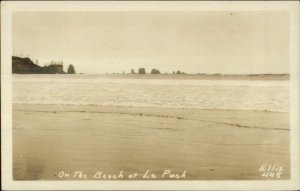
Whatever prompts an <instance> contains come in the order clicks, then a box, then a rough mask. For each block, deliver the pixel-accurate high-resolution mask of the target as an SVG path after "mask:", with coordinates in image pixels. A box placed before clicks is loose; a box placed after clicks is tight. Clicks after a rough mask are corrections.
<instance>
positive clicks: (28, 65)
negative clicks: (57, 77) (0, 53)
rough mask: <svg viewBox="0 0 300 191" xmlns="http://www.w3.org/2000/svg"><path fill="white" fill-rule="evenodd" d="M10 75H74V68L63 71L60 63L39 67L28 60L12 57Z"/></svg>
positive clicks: (70, 67)
mask: <svg viewBox="0 0 300 191" xmlns="http://www.w3.org/2000/svg"><path fill="white" fill-rule="evenodd" d="M12 73H13V74H75V73H76V72H75V68H74V66H73V65H72V64H70V65H69V68H68V71H67V72H65V71H64V70H63V64H62V63H61V62H59V63H55V62H51V63H50V64H49V65H47V66H43V67H41V66H39V65H37V64H34V63H33V62H32V60H31V59H30V58H21V57H18V56H13V57H12Z"/></svg>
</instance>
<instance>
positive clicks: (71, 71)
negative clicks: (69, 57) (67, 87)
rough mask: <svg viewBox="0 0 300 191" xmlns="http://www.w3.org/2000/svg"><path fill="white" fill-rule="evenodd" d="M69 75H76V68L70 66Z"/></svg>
mask: <svg viewBox="0 0 300 191" xmlns="http://www.w3.org/2000/svg"><path fill="white" fill-rule="evenodd" d="M68 74H75V69H74V66H73V65H72V64H70V65H69V68H68Z"/></svg>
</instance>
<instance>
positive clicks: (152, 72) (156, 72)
mask: <svg viewBox="0 0 300 191" xmlns="http://www.w3.org/2000/svg"><path fill="white" fill-rule="evenodd" d="M151 74H160V71H159V70H157V69H152V70H151Z"/></svg>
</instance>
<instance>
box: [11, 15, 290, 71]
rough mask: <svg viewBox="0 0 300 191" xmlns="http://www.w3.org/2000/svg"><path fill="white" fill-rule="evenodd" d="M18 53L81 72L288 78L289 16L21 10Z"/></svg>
mask: <svg viewBox="0 0 300 191" xmlns="http://www.w3.org/2000/svg"><path fill="white" fill-rule="evenodd" d="M12 36H13V52H14V53H15V54H18V55H20V54H21V53H22V55H23V56H24V55H29V56H30V58H32V59H33V60H35V59H38V60H39V64H40V65H43V64H44V63H46V62H50V61H51V60H54V61H55V60H57V61H58V60H62V61H64V69H65V70H67V66H68V65H69V64H73V65H74V66H75V69H76V70H77V72H83V73H112V72H123V71H125V72H129V71H130V69H131V68H134V69H135V70H136V71H137V69H138V68H139V67H144V68H146V70H147V72H149V71H150V70H151V69H152V68H156V69H159V70H160V71H161V72H172V71H175V70H181V71H184V72H187V73H242V74H244V73H288V72H289V50H288V49H289V18H288V12H275V11H271V12H256V11H249V12H221V11H218V12H213V11H210V12H205V11H197V12H183V11H180V12H179V11H169V12H168V11H165V12H162V11H160V12H153V11H152V12H145V11H143V12H133V11H131V12H108V11H106V12H22V13H21V12H18V13H14V14H13V33H12Z"/></svg>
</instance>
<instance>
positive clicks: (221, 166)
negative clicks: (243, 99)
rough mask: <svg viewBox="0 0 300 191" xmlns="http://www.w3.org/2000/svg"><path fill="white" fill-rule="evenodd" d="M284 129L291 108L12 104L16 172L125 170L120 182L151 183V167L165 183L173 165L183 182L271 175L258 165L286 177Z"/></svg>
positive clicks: (46, 174)
mask: <svg viewBox="0 0 300 191" xmlns="http://www.w3.org/2000/svg"><path fill="white" fill-rule="evenodd" d="M289 133H290V131H289V113H280V112H266V111H229V110H198V109H167V108H165V109H162V108H134V107H110V106H71V105H29V104H28V105H25V104H24V105H23V104H14V105H13V174H14V175H13V176H14V179H15V180H57V179H61V180H66V179H78V177H77V178H73V177H70V178H68V177H64V178H59V176H60V175H61V174H59V173H62V171H64V174H68V173H69V174H70V175H74V174H72V173H73V171H83V172H84V173H85V174H86V175H87V176H86V178H87V179H89V180H96V179H95V178H93V176H94V175H95V173H96V172H97V171H99V172H100V171H101V172H102V173H105V174H112V175H113V174H118V175H119V173H120V171H122V173H123V175H124V179H122V180H127V179H128V175H129V174H134V173H138V175H137V177H136V179H137V180H149V179H148V178H143V176H142V175H144V174H145V172H146V171H147V170H149V172H150V173H153V174H154V175H156V178H154V179H153V180H157V179H167V180H170V179H173V178H174V177H171V178H170V176H167V175H166V176H164V177H163V178H162V177H161V175H162V174H163V172H164V171H165V170H170V171H171V172H172V173H177V174H179V175H185V177H184V176H182V178H181V179H184V180H259V179H274V178H271V177H268V178H266V177H263V176H262V172H259V168H260V167H261V165H275V166H281V167H282V168H283V173H282V175H281V177H280V179H288V178H289V177H290V175H289V173H290V170H289V168H290V163H289V160H290V159H289V140H290V139H289ZM184 171H186V173H185V174H184ZM148 175H149V174H148ZM107 177H108V176H107ZM146 177H147V176H146ZM148 177H149V176H148ZM97 180H103V176H102V177H101V178H99V179H97ZM118 180H120V179H118Z"/></svg>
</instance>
